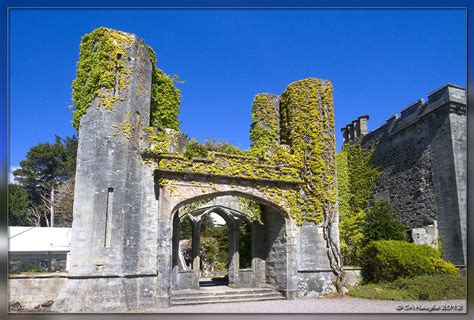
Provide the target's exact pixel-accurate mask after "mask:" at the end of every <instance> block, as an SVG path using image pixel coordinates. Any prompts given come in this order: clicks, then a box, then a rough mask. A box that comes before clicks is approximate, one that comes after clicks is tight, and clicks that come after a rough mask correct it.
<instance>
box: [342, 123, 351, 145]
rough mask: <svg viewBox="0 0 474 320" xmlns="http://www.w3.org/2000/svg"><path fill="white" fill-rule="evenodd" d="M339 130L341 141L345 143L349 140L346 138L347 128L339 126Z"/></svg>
mask: <svg viewBox="0 0 474 320" xmlns="http://www.w3.org/2000/svg"><path fill="white" fill-rule="evenodd" d="M341 132H342V138H343V143H347V142H349V139H348V136H347V134H348V133H347V128H346V127H344V128H341Z"/></svg>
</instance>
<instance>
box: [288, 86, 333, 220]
mask: <svg viewBox="0 0 474 320" xmlns="http://www.w3.org/2000/svg"><path fill="white" fill-rule="evenodd" d="M280 109H281V113H282V114H283V115H285V116H284V117H283V120H284V123H285V124H284V125H283V123H282V129H283V127H284V128H285V129H284V130H283V131H282V135H287V136H286V137H285V139H283V137H282V140H286V141H287V142H288V143H289V144H290V153H291V158H292V160H291V162H292V164H290V165H292V166H294V167H298V168H300V177H301V178H302V180H303V181H304V182H305V183H304V187H303V193H304V195H303V196H302V202H303V206H302V208H303V210H304V213H303V214H304V219H305V220H308V221H315V222H321V221H323V216H324V214H325V213H329V212H333V211H335V205H336V197H337V196H336V176H335V175H336V163H335V148H336V144H335V136H334V114H333V99H332V85H331V83H330V82H329V81H321V80H319V79H314V78H308V79H303V80H300V81H296V82H293V83H291V84H290V85H289V86H288V87H287V88H286V90H285V91H284V92H283V94H282V95H281V105H280Z"/></svg>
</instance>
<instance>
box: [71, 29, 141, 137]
mask: <svg viewBox="0 0 474 320" xmlns="http://www.w3.org/2000/svg"><path fill="white" fill-rule="evenodd" d="M133 41H134V39H133V36H132V35H131V34H128V33H124V32H120V31H116V30H112V29H108V28H104V27H100V28H97V29H95V30H93V31H92V32H91V33H89V34H86V35H84V36H83V37H82V40H81V47H80V52H79V61H78V62H77V71H76V79H74V81H73V83H72V101H73V104H74V106H73V121H72V123H73V126H74V128H76V130H79V123H80V120H81V117H82V116H83V115H84V114H85V113H86V112H87V109H88V108H89V106H90V105H91V104H92V101H93V100H94V99H95V98H96V97H98V98H99V102H98V105H99V106H104V107H105V108H106V109H107V110H109V111H113V103H114V102H116V101H119V100H120V98H119V95H118V94H116V93H117V92H114V91H120V90H123V89H124V88H125V87H126V85H127V84H128V82H129V79H128V78H129V72H128V71H127V70H126V68H125V50H126V48H127V47H131V46H132V44H133Z"/></svg>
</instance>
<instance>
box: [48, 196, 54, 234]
mask: <svg viewBox="0 0 474 320" xmlns="http://www.w3.org/2000/svg"><path fill="white" fill-rule="evenodd" d="M49 212H50V217H51V223H50V224H49V226H50V227H54V187H52V188H51V207H50V210H49Z"/></svg>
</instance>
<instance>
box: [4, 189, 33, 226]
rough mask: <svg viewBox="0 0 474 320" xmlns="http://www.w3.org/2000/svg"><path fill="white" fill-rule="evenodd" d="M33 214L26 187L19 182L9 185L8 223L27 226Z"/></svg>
mask: <svg viewBox="0 0 474 320" xmlns="http://www.w3.org/2000/svg"><path fill="white" fill-rule="evenodd" d="M30 215H31V202H30V198H29V197H28V192H27V191H26V189H25V188H24V187H23V186H21V185H18V184H9V185H8V225H10V226H27V225H29V222H30V221H29V216H30Z"/></svg>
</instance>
